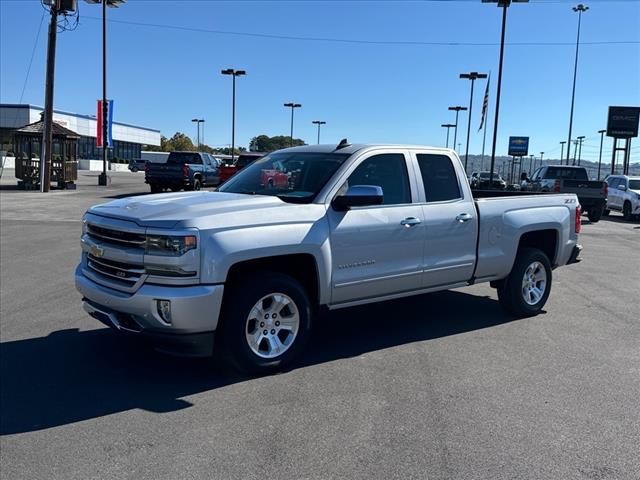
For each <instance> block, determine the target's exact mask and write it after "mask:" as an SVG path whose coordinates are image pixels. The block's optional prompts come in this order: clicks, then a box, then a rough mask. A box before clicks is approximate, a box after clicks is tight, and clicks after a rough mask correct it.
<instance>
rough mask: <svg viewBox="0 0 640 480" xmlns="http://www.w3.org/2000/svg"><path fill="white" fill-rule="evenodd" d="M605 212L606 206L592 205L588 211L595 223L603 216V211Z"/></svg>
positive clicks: (590, 219)
mask: <svg viewBox="0 0 640 480" xmlns="http://www.w3.org/2000/svg"><path fill="white" fill-rule="evenodd" d="M603 212H604V207H591V208H590V209H589V212H588V213H587V215H588V217H589V221H590V222H593V223H597V222H599V221H600V218H602V213H603Z"/></svg>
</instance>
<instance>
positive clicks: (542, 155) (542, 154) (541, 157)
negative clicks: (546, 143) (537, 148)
mask: <svg viewBox="0 0 640 480" xmlns="http://www.w3.org/2000/svg"><path fill="white" fill-rule="evenodd" d="M543 158H544V152H540V166H541V167H542V159H543Z"/></svg>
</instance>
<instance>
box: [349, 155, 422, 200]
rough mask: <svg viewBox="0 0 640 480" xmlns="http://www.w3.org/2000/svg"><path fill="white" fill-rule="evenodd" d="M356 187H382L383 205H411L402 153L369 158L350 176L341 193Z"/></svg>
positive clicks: (407, 177) (405, 165)
mask: <svg viewBox="0 0 640 480" xmlns="http://www.w3.org/2000/svg"><path fill="white" fill-rule="evenodd" d="M355 185H377V186H379V187H382V193H383V195H384V201H383V202H382V203H383V205H398V204H402V203H411V187H410V186H409V175H408V173H407V163H406V161H405V158H404V155H403V154H401V153H383V154H380V155H374V156H373V157H369V158H367V159H366V160H365V161H364V162H362V163H361V164H360V165H359V166H358V168H356V169H355V170H354V171H353V173H352V174H351V175H350V176H349V179H348V180H347V181H346V182H345V184H344V185H343V186H342V188H341V189H340V191H341V193H342V192H346V191H347V190H348V188H349V187H350V186H351V187H352V186H355Z"/></svg>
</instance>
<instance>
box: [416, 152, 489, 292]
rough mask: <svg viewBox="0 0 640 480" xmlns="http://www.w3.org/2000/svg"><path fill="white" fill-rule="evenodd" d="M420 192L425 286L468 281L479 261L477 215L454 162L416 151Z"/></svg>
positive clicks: (437, 154)
mask: <svg viewBox="0 0 640 480" xmlns="http://www.w3.org/2000/svg"><path fill="white" fill-rule="evenodd" d="M414 160H415V168H417V170H418V171H417V175H416V176H417V177H418V184H419V186H418V189H419V192H420V195H421V206H422V219H423V223H424V236H425V245H424V259H423V286H424V287H426V288H431V287H437V286H440V285H449V284H454V283H461V282H466V281H468V280H469V279H470V278H471V276H472V274H473V269H474V265H475V261H476V240H477V236H478V216H477V212H476V208H475V205H474V202H473V199H472V198H471V194H470V193H469V191H468V189H467V188H463V186H462V185H461V182H460V178H459V176H458V174H457V173H456V169H455V168H454V164H453V162H452V159H451V158H450V157H449V156H448V155H445V154H442V153H428V152H420V151H416V152H415V153H414Z"/></svg>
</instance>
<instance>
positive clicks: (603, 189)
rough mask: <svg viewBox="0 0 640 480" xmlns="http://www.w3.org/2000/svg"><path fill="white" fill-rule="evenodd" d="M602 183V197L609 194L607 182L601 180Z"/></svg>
mask: <svg viewBox="0 0 640 480" xmlns="http://www.w3.org/2000/svg"><path fill="white" fill-rule="evenodd" d="M602 183H604V185H603V186H602V192H603V193H604V198H607V196H609V184H608V183H607V182H602Z"/></svg>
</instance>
